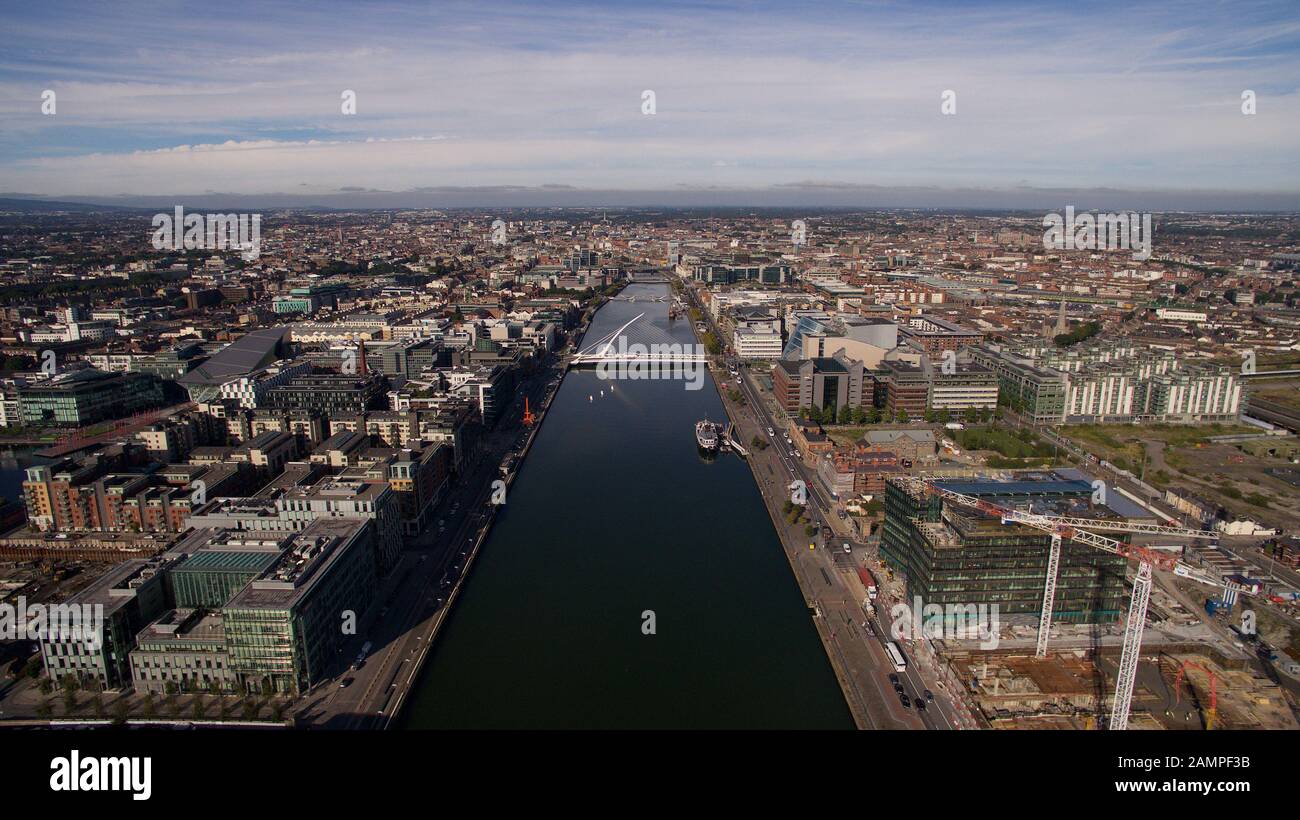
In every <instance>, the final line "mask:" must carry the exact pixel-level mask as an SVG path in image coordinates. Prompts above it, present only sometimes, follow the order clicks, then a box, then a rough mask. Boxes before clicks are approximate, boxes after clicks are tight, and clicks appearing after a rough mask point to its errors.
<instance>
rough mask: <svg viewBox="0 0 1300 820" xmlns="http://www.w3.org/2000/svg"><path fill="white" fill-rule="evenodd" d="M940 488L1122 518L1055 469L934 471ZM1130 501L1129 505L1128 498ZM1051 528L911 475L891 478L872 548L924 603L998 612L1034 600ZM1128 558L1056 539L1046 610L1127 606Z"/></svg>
mask: <svg viewBox="0 0 1300 820" xmlns="http://www.w3.org/2000/svg"><path fill="white" fill-rule="evenodd" d="M936 484H937V485H938V486H940V487H943V488H944V489H948V490H952V491H954V492H958V493H962V494H964V495H969V496H973V497H975V498H980V499H983V500H986V501H989V502H992V503H995V504H999V505H1001V506H1005V507H1011V508H1017V509H1032V510H1033V511H1035V512H1038V513H1043V514H1047V515H1069V516H1077V517H1082V518H1108V517H1110V518H1125V517H1126V516H1124V515H1121V513H1120V512H1118V511H1116V510H1114V509H1111V508H1109V507H1106V506H1104V505H1096V504H1093V503H1092V484H1091V483H1090V482H1088V481H1084V480H1073V479H1068V478H1063V477H1061V476H1058V475H1055V474H1033V475H1029V476H1026V477H1024V478H1022V479H1019V480H1014V481H992V480H969V481H938V482H936ZM1135 509H1136V508H1135ZM1050 547H1051V535H1050V534H1048V533H1045V532H1041V531H1039V530H1037V529H1035V528H1032V527H1028V526H1025V525H1023V524H1016V523H1005V524H1004V523H1002V521H1001V519H1000V518H999V517H998V516H996V515H991V514H986V513H984V512H981V511H979V510H974V509H971V508H968V507H965V506H962V505H959V504H954V503H951V502H947V501H944V500H943V499H941V498H940V497H939V496H937V495H931V494H927V493H926V492H924V490H923V489H922V487H921V485H920V483H919V482H916V481H914V480H909V479H899V478H895V479H890V480H889V481H888V482H886V488H885V524H884V528H883V531H882V536H881V542H880V551H881V557H882V559H883V560H884V561H885V563H886V564H887V565H888V566H889V567H890V568H891V569H893V570H894V571H895V572H900V573H903V574H904V575H905V576H906V579H907V594H908V597H909V598H919V599H920V600H921V601H923V602H924V604H925V605H930V604H938V605H941V606H946V605H949V604H952V605H955V606H970V605H996V606H997V607H998V611H999V613H1000V614H1001V615H1004V616H1005V615H1013V614H1017V613H1025V614H1037V613H1038V612H1040V611H1041V609H1042V603H1043V586H1044V578H1045V575H1046V573H1047V559H1048V551H1049V549H1050ZM1126 571H1127V559H1126V558H1124V557H1123V556H1119V555H1113V554H1111V553H1108V552H1103V551H1101V550H1098V549H1096V548H1095V547H1092V546H1089V545H1087V544H1082V543H1076V542H1074V541H1070V540H1066V541H1064V542H1063V543H1062V545H1061V559H1060V567H1059V571H1058V575H1057V585H1056V595H1055V600H1054V605H1053V619H1054V620H1056V621H1065V622H1071V623H1096V622H1105V621H1114V620H1117V619H1118V618H1119V617H1120V614H1121V613H1122V612H1123V611H1124V609H1125V607H1126V606H1127V597H1128V596H1127V594H1126V592H1125V588H1124V577H1125V573H1126Z"/></svg>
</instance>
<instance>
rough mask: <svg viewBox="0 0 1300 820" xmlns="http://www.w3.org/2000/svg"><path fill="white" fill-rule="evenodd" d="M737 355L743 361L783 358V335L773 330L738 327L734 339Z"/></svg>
mask: <svg viewBox="0 0 1300 820" xmlns="http://www.w3.org/2000/svg"><path fill="white" fill-rule="evenodd" d="M733 347H734V348H735V351H736V355H737V356H739V357H741V358H742V359H779V358H781V334H780V333H774V332H772V331H771V330H759V329H755V328H749V327H738V328H736V332H735V334H734V338H733Z"/></svg>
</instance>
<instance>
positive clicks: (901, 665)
mask: <svg viewBox="0 0 1300 820" xmlns="http://www.w3.org/2000/svg"><path fill="white" fill-rule="evenodd" d="M885 654H887V655H889V659H890V660H891V661H893V662H894V671H895V672H906V671H907V659H906V658H904V657H903V653H902V651H901V650H899V648H898V644H896V643H894V642H893V641H890V642H889V643H887V644H885Z"/></svg>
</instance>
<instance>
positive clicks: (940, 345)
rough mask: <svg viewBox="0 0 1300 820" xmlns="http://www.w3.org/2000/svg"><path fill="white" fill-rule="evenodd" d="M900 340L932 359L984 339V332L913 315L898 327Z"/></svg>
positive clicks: (941, 320) (931, 317) (930, 317)
mask: <svg viewBox="0 0 1300 820" xmlns="http://www.w3.org/2000/svg"><path fill="white" fill-rule="evenodd" d="M898 332H899V335H900V336H901V337H902V341H903V342H905V343H907V344H909V345H911V346H912V347H915V348H916V349H917V350H920V351H922V352H923V353H925V354H926V355H928V356H930V357H931V358H934V359H940V358H942V357H943V352H944V351H945V350H951V351H953V352H956V351H958V350H960V349H961V348H963V347H969V346H971V345H977V344H979V343H980V342H982V341H984V334H982V333H980V332H979V331H977V330H971V329H970V328H966V327H962V326H961V325H958V324H954V323H953V322H947V321H944V320H943V319H939V318H936V317H933V316H913V317H910V318H909V319H908V320H907V323H906V324H904V325H902V326H900V327H899V329H898Z"/></svg>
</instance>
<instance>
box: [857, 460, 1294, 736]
mask: <svg viewBox="0 0 1300 820" xmlns="http://www.w3.org/2000/svg"><path fill="white" fill-rule="evenodd" d="M1069 482H1070V479H1069V478H1066V477H1063V476H1060V475H1055V474H1051V475H1029V476H1023V475H1022V476H1019V477H1017V479H1016V480H1014V481H995V480H977V481H971V480H962V481H950V480H940V479H934V480H927V479H915V478H906V479H893V480H891V482H890V485H889V487H888V495H887V497H886V515H887V520H886V526H885V528H884V536H883V538H882V545H881V558H882V561H883V562H884V563H885V564H886V566H887V567H888V568H889V569H890V570H891V575H892V572H894V571H896V572H898V578H897V583H898V585H899V586H900V587H902V588H900V589H899V590H898V592H899V593H900V594H906V595H907V596H908V598H909V599H910V598H912V597H917V598H920V597H924V598H925V600H927V601H930V600H936V601H937V600H944V601H946V602H951V601H954V600H961V601H964V602H966V603H973V602H975V601H981V602H994V603H996V602H1006V603H1008V604H1010V606H1008V607H1007V610H1008V611H1006V612H1005V614H1004V615H1003V616H1002V617H1001V618H1000V622H999V623H998V625H997V640H996V641H995V642H994V644H995V647H994V648H989V646H988V643H989V642H988V641H987V640H984V641H983V642H982V645H981V641H976V640H972V639H965V640H962V639H949V640H933V641H932V642H931V648H932V649H933V651H934V653H935V655H936V657H937V659H938V660H939V662H940V663H941V664H944V665H946V666H947V667H948V671H949V672H950V673H951V678H950V679H952V680H955V681H957V682H959V684H960V687H961V689H962V695H963V697H964V699H965V700H966V701H967V703H968V705H970V707H971V708H972V710H973V711H974V712H975V713H976V714H977V715H978V716H979V718H980V719H981V723H982V724H983V725H986V726H988V727H989V728H995V729H1062V728H1071V729H1098V728H1107V729H1125V728H1132V729H1177V730H1188V729H1298V728H1300V721H1298V720H1297V714H1298V712H1297V710H1296V707H1295V703H1296V697H1295V696H1296V693H1297V692H1300V679H1298V678H1297V677H1296V673H1297V671H1300V670H1297V669H1296V668H1295V664H1294V663H1293V662H1291V661H1290V660H1289V658H1286V657H1279V655H1278V654H1277V653H1276V652H1274V651H1272V649H1271V648H1270V647H1269V646H1268V645H1267V644H1264V643H1263V642H1262V641H1261V640H1260V638H1259V636H1258V634H1257V633H1256V630H1255V622H1256V618H1257V615H1258V614H1259V613H1257V612H1256V610H1257V609H1258V610H1259V611H1260V612H1261V613H1265V614H1266V615H1267V617H1274V616H1279V617H1285V616H1288V615H1289V611H1287V610H1284V609H1282V608H1281V607H1279V606H1277V605H1276V604H1274V603H1273V602H1271V601H1270V600H1269V599H1268V596H1266V595H1264V590H1263V588H1262V586H1261V584H1260V583H1259V582H1257V581H1252V580H1250V579H1247V578H1243V577H1242V576H1240V575H1234V574H1228V573H1226V572H1224V571H1221V570H1219V569H1216V567H1215V566H1214V565H1212V564H1209V563H1207V562H1206V561H1204V560H1201V559H1200V558H1193V556H1198V555H1199V553H1202V552H1208V551H1212V550H1213V549H1214V546H1215V545H1214V542H1215V541H1216V539H1217V536H1216V535H1215V534H1214V533H1212V532H1209V531H1205V530H1193V529H1185V528H1180V527H1176V526H1169V525H1167V523H1166V522H1164V521H1159V520H1157V519H1155V518H1153V517H1150V516H1144V515H1142V514H1141V511H1140V510H1137V511H1135V510H1134V509H1132V505H1127V506H1126V505H1125V504H1123V503H1121V504H1114V505H1109V506H1108V505H1106V504H1104V503H1098V501H1099V497H1098V494H1097V493H1096V492H1095V488H1094V487H1093V485H1092V484H1090V483H1088V482H1087V481H1076V482H1075V484H1074V485H1073V486H1071V484H1070V483H1069ZM1063 513H1065V514H1063ZM1135 513H1136V514H1135ZM889 516H893V520H892V521H890V520H889ZM972 521H976V522H978V523H979V527H974V526H972ZM1102 533H1106V534H1102ZM1139 542H1140V543H1139ZM1207 542H1210V543H1207ZM1193 544H1198V545H1200V546H1199V547H1189V545H1193ZM1089 551H1091V552H1093V553H1095V554H1098V555H1102V556H1104V557H1105V558H1107V559H1109V560H1106V561H1099V562H1089V561H1087V560H1086V559H1085V557H1084V556H1085V555H1086V554H1087V553H1088V552H1089ZM1185 555H1186V556H1188V557H1189V558H1192V560H1193V561H1194V563H1193V562H1190V561H1187V560H1184V556H1185ZM1116 561H1118V563H1116ZM1116 574H1118V577H1115V575H1116ZM1031 578H1032V579H1033V583H1034V586H1035V590H1034V597H1035V598H1036V600H1035V601H1034V603H1035V605H1034V606H1032V607H1029V606H1026V605H1025V604H1026V586H1027V584H1028V583H1029V582H1030V579H1031ZM1064 585H1068V587H1069V590H1070V592H1069V594H1068V595H1067V596H1065V598H1064V600H1066V601H1070V600H1073V601H1075V602H1076V603H1074V604H1069V605H1068V606H1069V609H1068V611H1067V614H1066V615H1065V617H1062V614H1061V613H1060V612H1059V611H1057V612H1054V611H1053V609H1054V604H1055V603H1056V602H1058V601H1061V600H1063V599H1062V598H1061V597H1060V596H1059V593H1058V589H1059V588H1061V587H1062V586H1064ZM1117 592H1118V593H1120V594H1119V595H1118V596H1117V595H1116V593H1117ZM944 594H947V596H948V597H947V598H946V599H944V598H942V595H944ZM1207 594H1208V595H1210V596H1212V597H1211V598H1209V599H1207V598H1206V597H1205V596H1206V595H1207ZM1117 597H1122V598H1123V600H1122V602H1121V601H1117V600H1115V599H1116V598H1117ZM1080 601H1082V602H1087V601H1095V602H1097V603H1099V604H1100V605H1098V606H1093V607H1087V606H1080V604H1079V603H1078V602H1080ZM1198 601H1200V602H1205V603H1204V605H1202V604H1200V603H1198ZM1117 608H1122V609H1123V613H1122V615H1121V617H1114V615H1113V614H1112V613H1113V612H1114V610H1115V609H1117ZM1035 609H1036V610H1038V611H1037V612H1036V613H1035V612H1032V610H1035ZM1273 610H1277V612H1274V611H1273Z"/></svg>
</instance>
